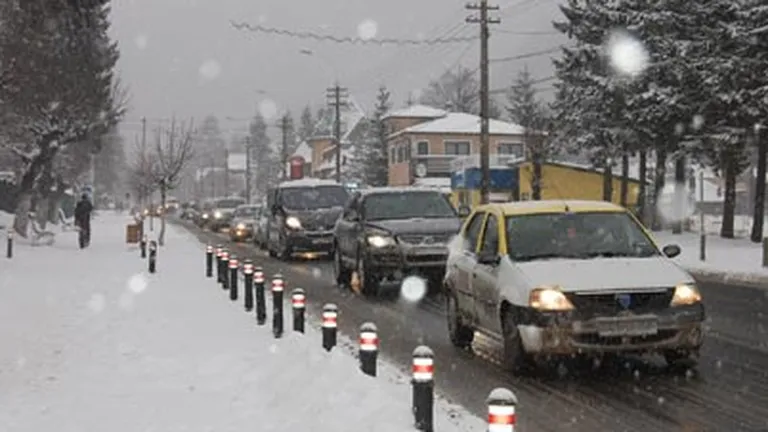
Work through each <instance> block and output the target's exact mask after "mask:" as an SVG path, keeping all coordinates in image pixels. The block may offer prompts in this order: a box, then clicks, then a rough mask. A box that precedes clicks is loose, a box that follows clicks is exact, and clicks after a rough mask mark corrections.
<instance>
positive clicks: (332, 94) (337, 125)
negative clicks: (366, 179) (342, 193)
mask: <svg viewBox="0 0 768 432" xmlns="http://www.w3.org/2000/svg"><path fill="white" fill-rule="evenodd" d="M326 97H327V98H328V100H329V101H328V105H330V106H332V107H333V108H334V112H335V116H334V122H333V137H334V139H335V141H336V181H337V182H339V183H341V107H342V106H346V104H347V102H346V100H347V98H348V97H349V95H348V93H347V89H346V88H344V87H340V86H339V83H338V82H337V83H336V85H334V86H333V87H331V88H329V89H328V92H327V93H326Z"/></svg>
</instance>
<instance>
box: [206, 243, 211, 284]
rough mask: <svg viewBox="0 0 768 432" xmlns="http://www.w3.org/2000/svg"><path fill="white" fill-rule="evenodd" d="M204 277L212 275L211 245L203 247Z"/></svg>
mask: <svg viewBox="0 0 768 432" xmlns="http://www.w3.org/2000/svg"><path fill="white" fill-rule="evenodd" d="M205 277H213V246H211V245H208V246H206V247H205Z"/></svg>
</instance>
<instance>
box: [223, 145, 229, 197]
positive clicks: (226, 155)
mask: <svg viewBox="0 0 768 432" xmlns="http://www.w3.org/2000/svg"><path fill="white" fill-rule="evenodd" d="M224 196H225V197H228V196H229V149H228V148H225V149H224Z"/></svg>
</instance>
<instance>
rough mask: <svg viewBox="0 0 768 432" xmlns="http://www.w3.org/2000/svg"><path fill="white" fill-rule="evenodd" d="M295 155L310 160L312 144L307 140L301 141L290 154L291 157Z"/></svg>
mask: <svg viewBox="0 0 768 432" xmlns="http://www.w3.org/2000/svg"><path fill="white" fill-rule="evenodd" d="M296 156H299V157H302V158H304V160H305V161H308V160H312V146H310V145H309V143H308V142H306V141H302V142H301V143H300V144H299V146H298V147H296V151H294V152H293V154H292V155H291V157H296Z"/></svg>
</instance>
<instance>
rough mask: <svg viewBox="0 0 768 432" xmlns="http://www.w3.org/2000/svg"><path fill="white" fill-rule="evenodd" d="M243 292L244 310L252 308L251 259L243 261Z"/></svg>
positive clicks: (247, 310) (248, 310)
mask: <svg viewBox="0 0 768 432" xmlns="http://www.w3.org/2000/svg"><path fill="white" fill-rule="evenodd" d="M243 294H244V295H245V311H246V312H250V311H252V310H253V261H251V260H248V259H247V260H245V261H243Z"/></svg>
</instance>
